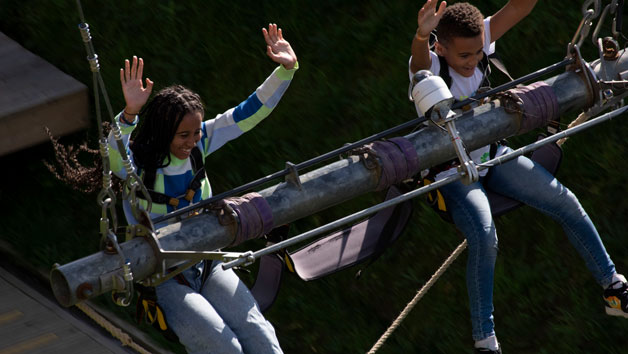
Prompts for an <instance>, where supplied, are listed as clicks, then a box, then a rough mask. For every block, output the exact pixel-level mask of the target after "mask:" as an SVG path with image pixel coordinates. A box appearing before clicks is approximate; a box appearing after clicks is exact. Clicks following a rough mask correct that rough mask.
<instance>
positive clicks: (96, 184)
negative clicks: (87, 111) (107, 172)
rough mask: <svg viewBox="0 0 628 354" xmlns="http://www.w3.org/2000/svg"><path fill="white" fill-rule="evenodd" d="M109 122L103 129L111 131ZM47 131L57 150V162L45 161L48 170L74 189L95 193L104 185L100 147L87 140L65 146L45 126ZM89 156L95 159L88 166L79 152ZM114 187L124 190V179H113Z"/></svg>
mask: <svg viewBox="0 0 628 354" xmlns="http://www.w3.org/2000/svg"><path fill="white" fill-rule="evenodd" d="M109 128H110V127H109V123H108V122H104V123H103V131H104V132H107V131H109V130H110V129H109ZM45 130H46V133H47V134H48V137H49V138H50V142H51V143H52V146H53V147H54V150H55V160H56V161H57V164H56V165H55V164H54V163H51V162H48V161H43V163H44V165H45V166H46V167H47V168H48V170H49V171H50V172H51V173H52V174H53V175H54V176H55V177H57V179H59V180H60V181H62V182H64V183H65V184H67V185H69V186H70V187H72V189H74V190H76V191H79V192H83V193H94V192H97V191H98V190H100V188H101V187H102V177H103V176H102V173H103V165H102V159H101V157H100V151H99V150H98V149H91V148H90V147H88V146H87V142H83V143H82V144H80V145H78V147H74V146H72V145H70V146H65V145H63V144H61V143H59V140H58V139H57V138H55V137H54V136H53V135H52V132H51V131H50V129H48V127H45ZM81 152H82V153H84V154H86V155H88V156H89V158H88V160H89V161H93V165H91V166H86V165H83V164H82V163H81V162H80V161H79V153H81ZM112 187H113V190H114V191H121V190H122V181H121V180H120V179H118V178H113V179H112Z"/></svg>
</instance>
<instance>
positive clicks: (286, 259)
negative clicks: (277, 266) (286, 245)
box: [283, 252, 295, 273]
mask: <svg viewBox="0 0 628 354" xmlns="http://www.w3.org/2000/svg"><path fill="white" fill-rule="evenodd" d="M283 259H284V261H285V262H286V268H288V270H289V271H290V272H291V273H295V271H294V265H293V264H292V260H291V259H290V257H289V256H288V253H287V252H286V253H284V255H283Z"/></svg>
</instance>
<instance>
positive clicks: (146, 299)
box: [135, 146, 211, 342]
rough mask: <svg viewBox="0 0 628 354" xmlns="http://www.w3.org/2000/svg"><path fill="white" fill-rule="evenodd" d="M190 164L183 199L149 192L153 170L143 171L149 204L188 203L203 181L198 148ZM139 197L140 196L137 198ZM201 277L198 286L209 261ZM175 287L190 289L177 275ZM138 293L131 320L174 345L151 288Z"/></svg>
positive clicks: (139, 285)
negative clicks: (143, 321)
mask: <svg viewBox="0 0 628 354" xmlns="http://www.w3.org/2000/svg"><path fill="white" fill-rule="evenodd" d="M190 162H191V164H192V172H193V173H194V178H193V179H192V181H190V184H189V185H188V189H187V191H186V193H185V194H184V195H181V196H178V197H173V196H169V195H167V194H164V193H161V192H157V191H155V190H154V189H153V188H154V186H155V180H156V178H157V170H156V169H150V168H147V169H145V170H144V175H143V179H142V180H143V182H144V185H145V186H147V188H149V189H148V194H149V195H150V198H151V200H152V201H153V203H158V204H167V205H170V206H172V207H173V208H174V209H176V208H177V207H178V205H179V198H184V199H185V200H187V201H188V202H190V203H192V200H193V198H194V195H195V194H196V192H197V191H198V190H199V189H200V188H201V184H202V181H203V179H204V178H205V175H206V174H205V164H204V161H203V154H202V153H201V150H200V149H199V148H198V146H194V148H192V151H191V153H190ZM140 197H141V196H140ZM203 263H204V264H203V274H202V275H201V279H202V283H205V280H206V279H207V277H208V276H209V268H210V267H211V261H203ZM173 279H175V280H176V281H177V282H178V283H179V284H181V285H185V286H188V287H191V285H190V283H189V282H188V281H187V279H186V278H185V277H184V276H183V274H181V273H179V274H177V275H175V276H174V277H173ZM136 289H137V290H138V299H137V303H136V311H135V319H136V321H137V323H138V325H139V324H141V323H142V320H143V319H145V320H146V322H147V323H148V324H150V325H152V326H153V327H154V328H155V329H157V330H158V331H159V332H160V333H161V334H162V335H163V336H164V337H165V338H166V339H168V340H171V341H173V342H178V341H179V338H178V336H177V335H176V334H175V333H174V331H173V330H172V329H171V328H170V327H168V324H167V321H166V316H165V314H164V312H163V310H162V309H161V307H160V306H159V305H158V304H157V294H156V291H155V288H154V287H152V286H150V287H149V286H143V285H141V284H136Z"/></svg>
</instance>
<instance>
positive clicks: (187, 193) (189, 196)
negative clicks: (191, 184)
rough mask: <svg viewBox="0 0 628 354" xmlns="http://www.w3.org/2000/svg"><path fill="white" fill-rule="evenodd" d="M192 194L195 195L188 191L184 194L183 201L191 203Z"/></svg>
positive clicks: (194, 192) (190, 190) (193, 192)
mask: <svg viewBox="0 0 628 354" xmlns="http://www.w3.org/2000/svg"><path fill="white" fill-rule="evenodd" d="M194 194H196V191H195V190H193V189H188V191H187V192H185V200H187V201H188V202H191V201H192V199H194Z"/></svg>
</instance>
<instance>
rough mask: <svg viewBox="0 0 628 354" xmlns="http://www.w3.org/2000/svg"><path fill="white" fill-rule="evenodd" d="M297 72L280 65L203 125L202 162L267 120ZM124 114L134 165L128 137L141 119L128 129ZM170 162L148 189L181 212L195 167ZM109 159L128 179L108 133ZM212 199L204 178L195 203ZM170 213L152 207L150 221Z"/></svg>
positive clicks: (127, 211) (128, 214) (143, 203)
mask: <svg viewBox="0 0 628 354" xmlns="http://www.w3.org/2000/svg"><path fill="white" fill-rule="evenodd" d="M297 69H298V64H297V65H296V66H295V67H294V69H292V70H287V69H285V68H284V67H283V66H282V65H280V66H279V67H277V68H276V69H275V70H274V71H273V72H272V74H271V75H270V76H269V77H268V78H267V79H266V80H265V81H264V83H262V84H261V85H260V86H259V87H258V88H257V89H256V90H255V92H253V93H252V94H251V95H250V96H249V97H248V98H247V99H246V100H244V101H243V102H242V103H240V104H239V105H238V106H236V107H234V108H231V109H229V110H227V111H226V112H224V113H222V114H218V115H216V117H214V118H213V119H209V120H206V121H204V122H203V123H202V125H201V139H200V140H199V142H198V143H197V146H198V147H199V149H200V150H201V152H202V153H203V158H205V157H206V156H207V155H209V154H211V153H212V152H214V151H216V150H217V149H219V148H220V147H221V146H223V145H224V144H225V143H227V142H228V141H230V140H233V139H235V138H237V137H239V136H240V135H242V133H244V132H247V131H249V130H251V129H253V127H255V126H256V125H257V124H258V123H259V122H261V121H262V120H263V119H264V118H266V117H267V116H268V115H269V114H270V112H272V110H273V109H274V108H275V106H277V103H278V102H279V100H280V99H281V97H282V96H283V94H284V92H285V91H286V89H287V88H288V86H289V85H290V82H291V80H292V77H293V75H294V72H295V71H296V70H297ZM121 114H122V112H121V113H120V114H119V115H118V116H117V117H116V121H117V122H118V124H119V125H120V129H121V131H122V139H123V142H124V146H125V147H126V151H127V154H128V155H129V156H130V159H131V161H132V162H133V153H132V151H131V150H130V149H129V137H130V135H131V133H132V132H133V130H134V129H135V126H136V124H137V122H138V117H137V116H136V117H135V121H134V122H133V124H130V125H129V124H125V123H123V122H121V121H120V116H121ZM170 158H171V163H170V164H169V165H168V166H166V167H164V168H160V169H157V173H156V178H155V185H154V186H146V187H147V188H149V189H153V190H155V191H156V192H160V193H164V194H166V195H168V196H171V197H178V199H179V208H182V207H185V206H187V205H188V204H189V203H188V201H187V200H186V199H184V198H183V195H184V194H185V192H186V190H187V188H188V185H189V183H190V181H191V180H192V178H193V173H192V164H191V161H190V158H189V157H188V158H187V159H185V160H180V159H178V158H177V157H175V156H174V155H172V154H170ZM109 159H110V163H111V170H112V171H113V173H114V174H115V175H116V176H118V177H119V178H121V179H125V178H126V170H125V169H124V166H123V165H122V158H121V155H120V152H119V150H118V147H117V144H116V142H115V138H114V136H113V132H110V133H109ZM134 165H135V164H134ZM136 169H137V167H136ZM138 173H139V175H140V177H142V175H141V174H142V171H138ZM211 196H212V189H211V185H210V184H209V180H208V179H207V177H205V179H204V180H203V181H202V184H201V188H200V190H198V191H197V192H196V194H195V195H194V198H193V200H192V202H193V203H196V202H198V201H200V200H201V199H207V198H209V197H211ZM140 203H141V206H142V207H144V208H145V207H146V206H147V204H146V201H145V200H143V199H140ZM123 206H124V211H125V215H126V218H127V221H128V222H129V223H135V219H134V218H133V216H132V214H131V212H130V204H129V203H128V201H124V203H123ZM171 211H173V208H172V206H170V205H166V204H155V203H153V205H152V210H151V218H155V217H157V216H160V215H164V214H166V213H168V212H171Z"/></svg>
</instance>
